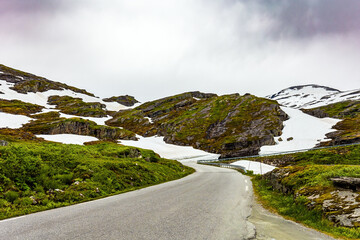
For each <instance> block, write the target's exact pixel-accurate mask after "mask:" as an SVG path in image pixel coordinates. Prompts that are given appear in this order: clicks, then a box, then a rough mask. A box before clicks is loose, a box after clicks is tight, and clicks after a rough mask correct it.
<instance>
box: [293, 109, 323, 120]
mask: <svg viewBox="0 0 360 240" xmlns="http://www.w3.org/2000/svg"><path fill="white" fill-rule="evenodd" d="M300 110H301V111H302V112H303V113H306V114H309V115H311V116H314V117H317V118H325V117H329V114H327V113H326V112H324V111H323V110H321V109H300Z"/></svg>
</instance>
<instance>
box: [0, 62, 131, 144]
mask: <svg viewBox="0 0 360 240" xmlns="http://www.w3.org/2000/svg"><path fill="white" fill-rule="evenodd" d="M127 99H130V100H132V101H136V99H134V98H133V97H131V96H127ZM126 108H127V106H125V105H122V104H120V103H118V102H116V101H109V102H105V101H103V100H100V99H99V98H98V97H95V96H94V94H92V93H89V92H87V91H86V90H84V89H79V88H76V87H73V86H68V85H66V84H63V83H60V82H55V81H51V80H48V79H46V78H43V77H39V76H36V75H34V74H30V73H26V72H23V71H19V70H16V69H13V68H10V67H6V66H4V65H0V112H2V116H1V118H2V119H1V120H2V124H1V127H6V128H9V127H10V128H11V126H10V125H11V124H10V125H9V124H8V123H7V122H8V121H10V122H11V121H12V122H14V121H15V122H16V121H18V122H19V123H20V125H21V124H22V125H23V126H22V127H21V128H20V129H19V128H18V130H17V131H12V132H11V133H12V134H14V133H15V132H18V133H19V138H22V136H26V134H25V135H24V134H23V133H24V132H27V133H29V134H77V135H85V136H94V137H97V138H98V139H101V140H112V141H115V140H118V139H133V140H136V137H135V133H133V132H131V131H128V130H126V129H121V128H114V127H109V126H106V125H105V123H104V122H105V121H106V120H108V119H110V116H109V114H110V113H111V112H116V111H118V110H120V109H126ZM18 115H25V116H27V118H24V117H22V118H20V117H16V116H18Z"/></svg>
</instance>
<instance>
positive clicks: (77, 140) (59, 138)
mask: <svg viewBox="0 0 360 240" xmlns="http://www.w3.org/2000/svg"><path fill="white" fill-rule="evenodd" d="M36 136H37V137H40V138H44V139H45V140H47V141H53V142H59V143H64V144H78V145H82V144H84V143H85V142H91V141H98V140H99V139H97V138H96V137H92V136H83V135H76V134H55V135H36Z"/></svg>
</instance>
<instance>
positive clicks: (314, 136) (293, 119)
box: [259, 107, 340, 154]
mask: <svg viewBox="0 0 360 240" xmlns="http://www.w3.org/2000/svg"><path fill="white" fill-rule="evenodd" d="M281 109H282V110H283V111H284V112H286V114H288V115H289V117H290V119H289V120H287V121H285V122H284V129H283V134H282V135H281V136H280V137H277V138H275V141H276V145H271V146H263V147H261V149H260V153H259V154H271V153H276V152H284V151H293V150H301V149H307V148H312V147H315V145H316V144H318V143H319V142H320V141H324V140H326V138H325V134H326V133H329V132H332V131H334V129H331V128H332V126H334V125H335V124H336V123H337V122H339V121H340V120H339V119H334V118H316V117H313V116H310V115H308V114H305V113H303V112H302V111H300V110H298V109H292V108H287V107H281ZM289 138H293V140H290V139H289ZM280 139H282V141H279V140H280ZM288 139H289V141H288Z"/></svg>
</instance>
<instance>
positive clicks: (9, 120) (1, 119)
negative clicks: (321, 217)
mask: <svg viewBox="0 0 360 240" xmlns="http://www.w3.org/2000/svg"><path fill="white" fill-rule="evenodd" d="M30 120H32V118H29V117H27V116H23V115H15V114H10V113H4V112H0V128H21V127H22V125H23V124H26V123H28V122H29V121H30Z"/></svg>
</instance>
